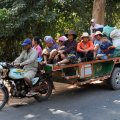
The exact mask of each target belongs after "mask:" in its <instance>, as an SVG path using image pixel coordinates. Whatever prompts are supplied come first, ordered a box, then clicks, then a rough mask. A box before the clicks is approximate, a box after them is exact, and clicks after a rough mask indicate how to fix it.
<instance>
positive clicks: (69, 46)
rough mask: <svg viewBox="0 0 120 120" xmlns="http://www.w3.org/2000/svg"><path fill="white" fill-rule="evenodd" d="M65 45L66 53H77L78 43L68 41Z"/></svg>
mask: <svg viewBox="0 0 120 120" xmlns="http://www.w3.org/2000/svg"><path fill="white" fill-rule="evenodd" d="M63 45H64V46H65V47H66V49H65V52H66V53H68V54H69V53H70V52H71V51H76V47H77V42H76V41H75V40H73V41H69V40H67V41H65V42H64V43H63Z"/></svg>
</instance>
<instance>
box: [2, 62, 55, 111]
mask: <svg viewBox="0 0 120 120" xmlns="http://www.w3.org/2000/svg"><path fill="white" fill-rule="evenodd" d="M25 72H26V71H25V70H23V69H21V68H15V67H14V66H13V65H11V64H9V63H7V62H0V110H1V109H2V108H3V107H4V106H5V104H6V103H7V102H8V100H9V96H11V97H16V98H24V97H27V93H28V92H29V91H30V89H29V87H28V86H27V85H26V83H25V81H24V79H23V75H24V73H25ZM50 78H51V76H49V75H48V74H47V73H45V72H44V71H43V70H38V71H37V74H36V76H35V78H33V79H32V84H33V87H35V88H36V89H37V94H35V95H33V96H29V97H34V98H35V99H36V100H37V101H43V100H46V99H48V98H49V97H50V96H51V94H52V89H53V87H54V86H53V82H52V80H51V79H50ZM6 85H7V86H9V87H7V86H6ZM8 88H9V90H8Z"/></svg>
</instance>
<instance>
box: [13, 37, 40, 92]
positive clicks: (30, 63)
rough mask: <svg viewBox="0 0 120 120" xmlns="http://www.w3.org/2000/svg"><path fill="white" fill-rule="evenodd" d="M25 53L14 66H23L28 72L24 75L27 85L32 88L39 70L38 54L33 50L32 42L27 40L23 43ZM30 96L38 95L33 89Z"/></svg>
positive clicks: (16, 60) (17, 59) (23, 52)
mask: <svg viewBox="0 0 120 120" xmlns="http://www.w3.org/2000/svg"><path fill="white" fill-rule="evenodd" d="M22 46H23V51H22V53H21V54H20V56H19V57H18V58H16V59H15V61H14V65H16V66H23V69H24V70H25V71H26V72H25V74H24V80H25V83H26V84H27V85H28V86H29V87H30V89H31V88H32V79H33V78H34V77H35V75H36V73H37V69H38V62H37V57H38V53H37V52H36V50H34V49H33V48H32V41H31V39H29V38H26V39H25V40H24V41H23V43H22ZM28 94H36V93H35V92H34V91H32V89H31V90H30V92H29V93H28Z"/></svg>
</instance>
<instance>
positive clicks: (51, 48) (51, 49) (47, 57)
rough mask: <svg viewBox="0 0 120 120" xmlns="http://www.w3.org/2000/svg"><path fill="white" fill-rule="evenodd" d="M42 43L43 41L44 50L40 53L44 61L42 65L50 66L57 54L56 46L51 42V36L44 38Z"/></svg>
mask: <svg viewBox="0 0 120 120" xmlns="http://www.w3.org/2000/svg"><path fill="white" fill-rule="evenodd" d="M44 41H45V45H46V48H45V49H43V52H42V56H43V59H44V61H43V63H44V64H47V63H51V64H52V61H53V59H54V57H55V55H56V54H57V49H58V45H57V44H56V43H55V41H54V40H53V38H52V37H51V36H45V37H44Z"/></svg>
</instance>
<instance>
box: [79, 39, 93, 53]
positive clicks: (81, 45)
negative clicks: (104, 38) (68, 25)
mask: <svg viewBox="0 0 120 120" xmlns="http://www.w3.org/2000/svg"><path fill="white" fill-rule="evenodd" d="M84 50H88V51H93V50H94V44H93V42H92V41H91V40H89V41H88V42H87V43H84V42H83V41H81V42H80V43H78V44H77V52H83V51H84Z"/></svg>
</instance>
